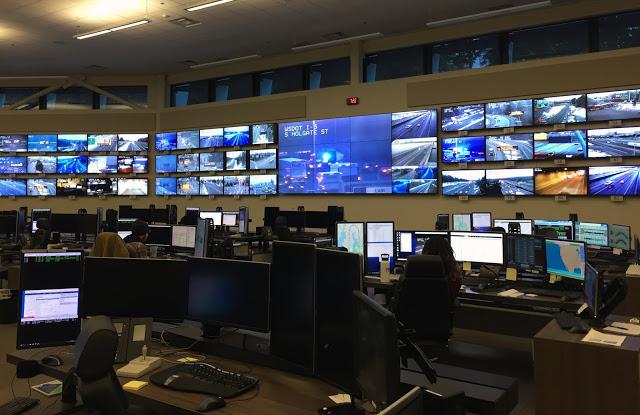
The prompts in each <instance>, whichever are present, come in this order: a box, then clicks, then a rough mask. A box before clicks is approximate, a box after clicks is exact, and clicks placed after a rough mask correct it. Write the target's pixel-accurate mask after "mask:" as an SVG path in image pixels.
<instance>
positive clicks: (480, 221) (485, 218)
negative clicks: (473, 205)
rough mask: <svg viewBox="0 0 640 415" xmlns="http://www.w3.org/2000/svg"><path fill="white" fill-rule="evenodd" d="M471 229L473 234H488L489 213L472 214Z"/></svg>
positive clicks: (489, 226) (489, 224)
mask: <svg viewBox="0 0 640 415" xmlns="http://www.w3.org/2000/svg"><path fill="white" fill-rule="evenodd" d="M471 227H472V230H473V231H474V232H489V231H490V230H491V213H489V212H473V213H472V214H471Z"/></svg>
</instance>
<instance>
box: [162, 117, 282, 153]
mask: <svg viewBox="0 0 640 415" xmlns="http://www.w3.org/2000/svg"><path fill="white" fill-rule="evenodd" d="M277 132H278V130H277V126H276V124H257V125H252V126H249V125H241V126H235V127H224V128H209V129H205V130H191V131H177V132H167V133H159V134H156V151H171V150H192V149H198V148H218V147H243V146H250V145H261V144H274V143H276V138H277V137H276V134H277Z"/></svg>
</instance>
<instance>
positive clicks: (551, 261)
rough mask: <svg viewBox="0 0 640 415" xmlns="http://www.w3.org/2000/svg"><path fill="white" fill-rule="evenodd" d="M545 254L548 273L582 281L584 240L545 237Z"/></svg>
mask: <svg viewBox="0 0 640 415" xmlns="http://www.w3.org/2000/svg"><path fill="white" fill-rule="evenodd" d="M545 255H546V258H547V272H548V273H549V274H551V275H557V276H560V277H565V278H571V279H574V280H579V281H584V273H585V267H586V253H585V243H584V242H580V241H565V240H560V239H547V240H545Z"/></svg>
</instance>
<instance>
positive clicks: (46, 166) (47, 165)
mask: <svg viewBox="0 0 640 415" xmlns="http://www.w3.org/2000/svg"><path fill="white" fill-rule="evenodd" d="M57 167H58V159H57V157H56V156H29V157H27V173H29V174H55V173H56V172H57V171H58V169H57Z"/></svg>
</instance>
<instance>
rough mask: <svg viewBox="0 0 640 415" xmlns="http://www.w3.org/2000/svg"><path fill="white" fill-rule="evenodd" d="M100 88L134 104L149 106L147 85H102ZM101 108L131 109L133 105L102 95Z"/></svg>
mask: <svg viewBox="0 0 640 415" xmlns="http://www.w3.org/2000/svg"><path fill="white" fill-rule="evenodd" d="M100 88H101V89H104V90H105V91H107V92H109V93H111V94H113V95H115V96H117V97H118V98H122V99H124V100H125V101H128V102H130V103H132V104H137V105H140V106H141V107H144V108H147V107H148V97H147V87H146V85H131V86H101V87H100ZM100 109H101V110H130V109H131V107H128V106H126V105H123V104H120V103H119V102H116V101H114V100H112V99H111V98H109V97H107V96H104V95H100Z"/></svg>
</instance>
